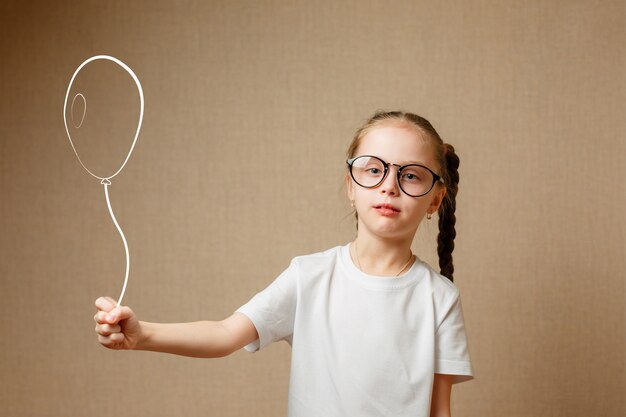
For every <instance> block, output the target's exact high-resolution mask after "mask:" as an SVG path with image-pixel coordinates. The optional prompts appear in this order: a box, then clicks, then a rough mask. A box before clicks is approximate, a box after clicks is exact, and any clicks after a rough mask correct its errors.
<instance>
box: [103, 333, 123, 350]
mask: <svg viewBox="0 0 626 417" xmlns="http://www.w3.org/2000/svg"><path fill="white" fill-rule="evenodd" d="M123 341H124V335H123V334H122V333H113V334H112V335H110V336H102V335H98V342H99V343H100V344H101V345H103V346H106V347H108V348H112V347H114V346H115V345H117V344H119V343H121V342H123Z"/></svg>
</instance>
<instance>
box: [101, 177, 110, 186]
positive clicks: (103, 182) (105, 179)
mask: <svg viewBox="0 0 626 417" xmlns="http://www.w3.org/2000/svg"><path fill="white" fill-rule="evenodd" d="M100 184H104V185H111V181H109V179H108V178H104V179H103V180H102V181H100Z"/></svg>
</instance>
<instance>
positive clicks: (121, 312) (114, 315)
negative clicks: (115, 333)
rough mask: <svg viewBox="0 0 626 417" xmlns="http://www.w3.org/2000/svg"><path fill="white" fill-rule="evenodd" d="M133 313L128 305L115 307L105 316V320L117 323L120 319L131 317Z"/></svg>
mask: <svg viewBox="0 0 626 417" xmlns="http://www.w3.org/2000/svg"><path fill="white" fill-rule="evenodd" d="M133 315H134V313H133V310H131V309H130V307H126V306H122V307H115V308H114V309H113V310H111V311H110V312H109V314H108V315H107V316H106V320H107V322H108V323H110V324H117V323H118V322H119V321H120V320H125V319H127V318H129V317H132V316H133Z"/></svg>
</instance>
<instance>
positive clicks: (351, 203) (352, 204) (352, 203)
mask: <svg viewBox="0 0 626 417" xmlns="http://www.w3.org/2000/svg"><path fill="white" fill-rule="evenodd" d="M350 205H351V206H352V208H354V200H350Z"/></svg>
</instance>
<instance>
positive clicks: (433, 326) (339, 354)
mask: <svg viewBox="0 0 626 417" xmlns="http://www.w3.org/2000/svg"><path fill="white" fill-rule="evenodd" d="M458 165H459V158H458V157H457V156H456V154H455V153H454V148H453V147H452V146H451V145H449V144H445V143H443V141H442V140H441V138H440V137H439V135H438V134H437V132H436V131H435V129H434V128H433V127H432V126H431V124H430V123H429V122H428V121H427V120H426V119H423V118H421V117H419V116H417V115H414V114H411V113H402V112H389V113H377V114H375V115H374V116H373V117H372V118H371V119H370V120H369V121H368V122H367V123H366V124H365V125H364V126H363V127H361V128H360V129H359V130H358V131H357V133H356V135H355V137H354V140H353V141H352V144H351V145H350V148H349V149H348V160H347V172H346V184H347V191H348V197H349V199H350V201H351V202H352V206H353V207H354V209H355V215H356V218H357V236H356V238H355V239H354V241H353V242H351V243H349V244H347V245H345V246H337V247H334V248H332V249H328V250H326V251H324V252H321V253H316V254H313V255H308V256H299V257H296V258H294V259H293V260H292V261H291V264H290V265H289V267H288V268H287V269H286V270H285V271H284V272H283V273H282V274H281V275H280V276H279V277H278V278H277V279H276V280H275V281H274V282H273V283H272V284H271V285H270V286H268V287H267V288H266V289H265V290H263V291H262V292H260V293H259V294H257V295H256V296H254V297H253V298H252V299H251V300H250V301H249V302H248V303H247V304H245V305H244V306H242V307H241V308H239V309H238V310H237V311H236V312H235V313H234V314H233V315H232V316H231V317H229V318H227V319H225V320H222V321H215V322H212V321H200V322H194V323H178V324H160V323H148V322H143V321H138V319H137V317H136V316H135V314H134V313H133V311H132V310H131V309H130V308H129V307H126V306H122V307H115V301H114V300H113V299H111V298H109V297H103V298H99V299H98V300H96V307H97V308H98V312H97V314H96V315H95V321H96V323H97V325H96V332H97V333H98V340H99V342H100V343H101V344H102V345H104V346H106V347H107V348H110V349H136V350H150V351H158V352H167V353H173V354H178V355H185V356H193V357H204V358H213V357H221V356H226V355H229V354H231V353H232V352H234V351H236V350H238V349H241V348H243V347H245V349H246V350H248V351H250V352H254V351H256V350H258V349H262V348H263V347H265V346H267V345H269V344H270V343H272V342H276V341H279V340H286V341H287V342H289V343H290V344H291V346H292V363H291V378H290V387H289V403H288V410H289V416H293V417H305V416H311V417H312V416H321V417H334V416H345V417H365V416H412V417H414V416H449V415H450V394H451V386H452V384H453V383H456V382H461V381H466V380H469V379H471V378H473V373H472V366H471V363H470V358H469V353H468V349H467V340H466V335H465V327H464V321H463V313H462V309H461V301H460V298H459V291H458V290H457V288H456V287H455V286H454V284H453V283H452V273H453V271H454V267H453V265H452V250H453V248H454V237H455V234H456V233H455V229H454V223H455V220H456V219H455V216H454V210H455V206H456V205H455V196H456V193H457V183H458V180H459V175H458V172H457V168H458ZM435 212H438V213H439V237H438V253H439V265H440V268H441V274H439V273H437V272H435V271H434V270H432V269H431V267H430V266H429V265H427V264H426V263H424V262H422V261H421V260H420V259H419V258H417V257H416V256H415V255H414V254H413V253H412V251H411V242H412V241H413V237H414V236H415V233H416V231H417V228H418V226H419V224H420V222H421V221H422V219H423V218H424V217H426V218H427V219H429V220H430V218H431V215H432V214H434V213H435ZM446 277H447V278H446Z"/></svg>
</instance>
